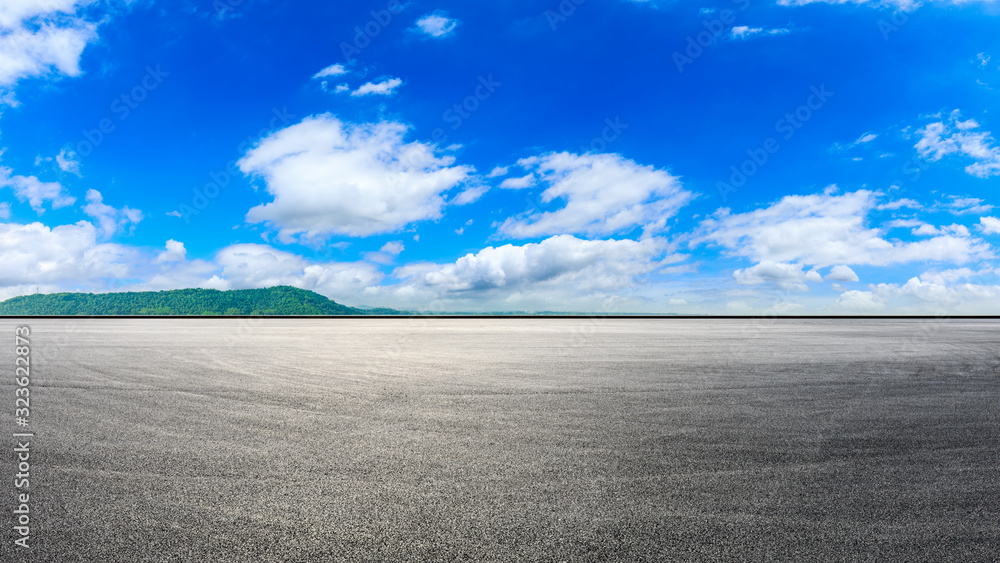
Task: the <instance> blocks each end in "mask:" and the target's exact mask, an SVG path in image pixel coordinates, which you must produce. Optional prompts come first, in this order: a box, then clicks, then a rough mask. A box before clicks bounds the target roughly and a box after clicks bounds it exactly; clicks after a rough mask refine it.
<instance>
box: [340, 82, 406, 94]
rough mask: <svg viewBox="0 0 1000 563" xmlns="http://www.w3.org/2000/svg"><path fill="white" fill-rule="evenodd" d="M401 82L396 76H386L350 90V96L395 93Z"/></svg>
mask: <svg viewBox="0 0 1000 563" xmlns="http://www.w3.org/2000/svg"><path fill="white" fill-rule="evenodd" d="M402 83H403V81H402V80H400V79H398V78H388V79H386V80H383V81H381V82H365V83H364V84H362V85H361V86H359V87H358V89H357V90H355V91H353V92H351V95H352V96H368V95H377V96H391V95H393V94H394V93H395V90H396V88H398V87H399V86H400V85H401V84H402Z"/></svg>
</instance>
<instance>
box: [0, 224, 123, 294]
mask: <svg viewBox="0 0 1000 563" xmlns="http://www.w3.org/2000/svg"><path fill="white" fill-rule="evenodd" d="M98 234H99V233H98V230H97V228H96V227H94V225H92V224H91V223H88V222H87V221H80V222H78V223H76V224H73V225H61V226H58V227H54V228H49V227H47V226H45V225H43V224H41V223H31V224H27V225H19V224H14V223H0V263H2V264H3V265H4V267H3V268H0V287H8V286H25V287H26V286H32V285H34V284H41V285H48V284H52V285H58V286H59V287H63V288H67V289H68V288H74V287H81V286H83V287H86V285H87V284H89V283H92V282H95V281H97V280H106V279H123V278H127V277H128V275H129V272H130V270H131V268H130V264H131V263H132V262H134V261H135V255H136V253H135V251H134V250H133V249H130V248H129V247H126V246H121V245H117V244H109V243H103V244H102V243H98V242H97V237H98ZM32 289H34V288H33V287H32Z"/></svg>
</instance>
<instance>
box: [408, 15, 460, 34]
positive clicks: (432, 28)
mask: <svg viewBox="0 0 1000 563" xmlns="http://www.w3.org/2000/svg"><path fill="white" fill-rule="evenodd" d="M456 27H458V20H455V19H452V18H449V17H447V16H444V15H441V14H428V15H426V16H424V17H422V18H420V19H418V20H417V28H418V29H419V30H420V32H421V33H425V34H427V35H429V36H431V37H444V36H446V35H448V34H450V33H451V32H452V31H454V30H455V28H456Z"/></svg>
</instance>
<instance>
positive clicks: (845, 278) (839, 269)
mask: <svg viewBox="0 0 1000 563" xmlns="http://www.w3.org/2000/svg"><path fill="white" fill-rule="evenodd" d="M826 279H828V280H830V281H841V282H856V281H859V279H858V274H856V273H854V270H852V269H851V268H849V267H847V266H844V265H843V264H839V265H837V266H834V267H832V268H830V273H829V274H827V275H826Z"/></svg>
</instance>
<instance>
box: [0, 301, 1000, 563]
mask: <svg viewBox="0 0 1000 563" xmlns="http://www.w3.org/2000/svg"><path fill="white" fill-rule="evenodd" d="M19 324H27V325H29V326H30V327H31V329H32V335H31V337H30V340H31V356H32V360H31V361H32V376H33V377H32V383H31V387H30V389H31V408H32V410H31V416H30V431H33V432H35V433H36V436H35V438H33V439H32V443H31V462H32V464H31V485H30V494H31V516H32V520H31V546H32V547H31V548H30V549H29V550H23V549H20V548H17V549H15V548H14V547H13V545H12V542H13V539H14V533H13V531H12V525H13V524H12V510H13V508H14V488H13V475H14V473H16V468H15V465H14V454H13V453H12V447H13V438H12V437H11V433H12V432H15V431H17V430H18V428H17V427H15V425H14V424H13V416H12V415H13V408H14V384H13V371H14V370H13V367H9V368H4V369H6V370H8V371H9V372H10V374H9V375H8V376H4V377H3V378H2V383H0V403H2V404H5V405H6V407H4V408H3V409H0V412H2V413H4V414H3V415H2V416H3V419H2V421H0V429H2V430H4V432H5V435H6V436H7V438H5V442H6V443H7V444H8V445H7V446H5V447H6V449H7V451H8V453H7V454H6V455H4V456H3V465H2V466H0V471H2V472H3V473H2V475H3V480H4V483H6V485H5V486H4V487H3V489H4V490H3V492H2V494H3V495H4V500H3V502H2V503H0V507H3V512H4V514H3V516H2V517H0V521H2V522H5V523H6V525H5V526H4V532H3V537H4V541H3V545H2V546H0V560H3V561H93V562H117V561H644V560H645V561H750V560H753V561H759V560H782V561H946V560H949V561H996V560H998V559H1000V375H998V369H1000V322H996V321H941V320H906V321H899V320H780V321H775V320H745V319H744V320H680V319H669V320H586V319H581V320H554V319H538V320H523V319H498V320H491V319H471V320H470V319H462V320H445V319H394V320H385V319H342V320H328V319H323V320H320V319H317V320H281V319H268V320H245V319H228V320H183V319H176V320H161V319H155V320H34V321H26V322H25V323H17V322H14V321H11V320H9V319H8V320H3V321H0V335H2V334H8V335H9V339H8V340H7V341H8V342H10V343H11V344H10V345H8V346H4V347H3V348H2V349H0V361H2V362H3V365H6V366H13V365H14V346H13V340H14V338H13V334H14V327H15V326H17V325H19ZM5 338H6V337H5Z"/></svg>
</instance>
